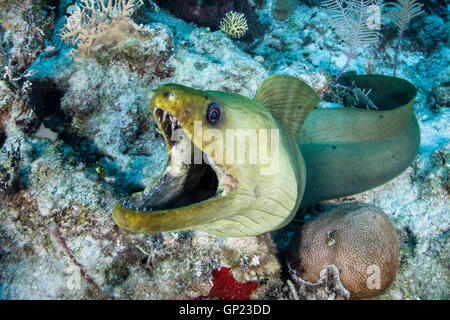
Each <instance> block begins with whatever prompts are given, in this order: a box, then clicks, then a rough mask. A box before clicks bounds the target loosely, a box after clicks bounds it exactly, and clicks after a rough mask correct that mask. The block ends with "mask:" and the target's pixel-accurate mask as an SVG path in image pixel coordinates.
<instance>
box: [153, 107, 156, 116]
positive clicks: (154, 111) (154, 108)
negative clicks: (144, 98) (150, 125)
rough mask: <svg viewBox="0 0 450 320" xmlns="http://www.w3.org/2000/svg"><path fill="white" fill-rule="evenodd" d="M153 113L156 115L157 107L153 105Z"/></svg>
mask: <svg viewBox="0 0 450 320" xmlns="http://www.w3.org/2000/svg"><path fill="white" fill-rule="evenodd" d="M153 115H156V107H153Z"/></svg>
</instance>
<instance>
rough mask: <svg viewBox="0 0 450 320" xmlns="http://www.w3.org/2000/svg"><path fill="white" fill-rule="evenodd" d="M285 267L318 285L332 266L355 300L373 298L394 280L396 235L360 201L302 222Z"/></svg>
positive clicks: (383, 218)
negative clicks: (321, 275)
mask: <svg viewBox="0 0 450 320" xmlns="http://www.w3.org/2000/svg"><path fill="white" fill-rule="evenodd" d="M288 259H289V264H290V266H291V267H292V269H294V270H296V271H297V272H296V273H297V276H298V277H299V278H301V279H303V280H304V281H307V282H311V283H316V282H317V281H319V279H320V272H321V270H323V269H325V268H326V267H327V266H329V265H335V266H336V267H337V269H338V271H339V278H340V281H341V282H342V284H343V286H344V287H345V288H346V289H347V290H348V291H350V293H351V295H352V296H353V297H358V298H368V297H375V296H377V295H380V294H381V293H382V292H384V291H385V290H386V289H387V288H388V287H389V286H390V285H391V284H392V282H393V281H394V278H395V275H396V273H397V269H398V266H399V244H398V239H397V235H396V234H395V231H394V229H393V227H392V225H391V223H390V221H389V218H388V217H387V216H386V214H385V213H384V212H383V211H381V210H380V209H378V208H376V207H373V206H370V205H364V204H359V203H349V204H344V205H340V206H338V207H336V208H334V209H332V210H330V211H329V212H324V213H323V214H322V215H321V216H319V217H318V218H316V219H313V220H311V221H308V222H307V223H305V224H304V225H303V226H302V227H301V228H300V229H299V231H298V232H297V234H296V235H295V236H294V238H293V239H292V243H291V246H290V248H289V257H288Z"/></svg>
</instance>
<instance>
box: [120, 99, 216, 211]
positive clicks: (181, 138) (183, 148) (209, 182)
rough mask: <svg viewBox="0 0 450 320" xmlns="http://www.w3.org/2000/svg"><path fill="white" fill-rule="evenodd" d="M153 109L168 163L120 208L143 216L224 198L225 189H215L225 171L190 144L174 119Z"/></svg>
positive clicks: (164, 112) (157, 109)
mask: <svg viewBox="0 0 450 320" xmlns="http://www.w3.org/2000/svg"><path fill="white" fill-rule="evenodd" d="M152 108H153V117H154V119H155V121H156V123H157V124H158V127H159V129H160V132H161V133H162V135H163V137H164V140H165V142H166V149H167V151H168V155H169V157H168V163H167V166H166V169H165V170H164V173H163V174H162V175H161V176H159V177H158V178H157V179H156V181H154V183H153V184H152V185H151V186H150V187H148V188H146V190H145V191H144V192H141V193H138V194H135V195H134V196H132V197H129V198H126V199H124V200H123V201H122V206H123V207H125V208H129V209H133V210H138V211H143V212H154V211H164V210H171V209H177V208H182V207H186V206H189V205H191V204H195V203H198V202H202V201H205V200H208V199H211V198H214V197H217V196H220V195H221V194H223V193H224V189H221V190H219V189H218V186H219V180H218V174H220V173H223V171H224V169H223V168H222V167H220V166H219V165H218V164H216V163H215V162H214V160H212V159H208V158H207V156H206V155H205V154H204V153H203V152H202V151H201V150H200V149H199V148H197V147H196V146H195V145H194V144H193V143H192V141H191V139H190V138H189V136H188V135H187V134H186V132H185V131H184V129H183V128H182V126H181V125H180V122H179V121H178V120H177V118H176V117H175V116H174V115H172V114H171V113H170V112H168V111H165V110H163V109H160V108H158V107H156V106H155V107H152ZM195 154H197V155H201V159H202V161H201V163H195V160H196V159H194V158H195ZM203 159H208V160H209V161H208V162H205V161H204V160H203Z"/></svg>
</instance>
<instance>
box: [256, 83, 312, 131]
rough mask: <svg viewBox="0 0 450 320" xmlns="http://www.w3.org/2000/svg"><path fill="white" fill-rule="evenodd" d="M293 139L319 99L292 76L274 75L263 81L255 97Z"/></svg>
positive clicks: (310, 89)
mask: <svg viewBox="0 0 450 320" xmlns="http://www.w3.org/2000/svg"><path fill="white" fill-rule="evenodd" d="M254 99H255V101H258V102H260V103H261V104H263V105H264V106H265V107H266V108H267V109H268V110H269V111H270V113H271V114H272V116H273V117H274V118H275V119H277V120H278V122H280V123H281V124H282V125H283V126H284V127H285V128H286V129H287V130H288V131H289V133H290V134H291V135H292V136H293V137H294V138H297V137H298V135H299V133H300V130H301V128H302V126H303V123H304V122H305V119H306V117H307V116H308V115H309V114H310V112H311V111H312V110H313V109H314V108H315V107H317V105H318V104H319V102H320V98H319V96H318V95H317V93H316V92H315V91H314V90H313V89H312V88H311V87H310V86H309V85H308V84H306V83H305V82H303V81H302V80H299V79H297V78H295V77H292V76H287V75H274V76H272V77H270V78H267V79H266V80H264V82H263V83H262V84H261V86H260V87H259V89H258V92H257V93H256V96H255V98H254Z"/></svg>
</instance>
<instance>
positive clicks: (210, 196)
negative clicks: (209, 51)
mask: <svg viewBox="0 0 450 320" xmlns="http://www.w3.org/2000/svg"><path fill="white" fill-rule="evenodd" d="M149 108H150V110H151V112H152V114H153V118H154V120H155V122H156V123H157V125H158V128H159V130H160V132H161V133H162V135H163V136H164V139H165V143H166V152H167V155H168V162H167V166H166V168H165V170H164V172H163V173H162V174H161V175H160V176H159V177H158V178H156V179H155V180H154V181H153V183H152V184H151V185H150V186H148V187H147V188H146V189H145V190H144V191H143V192H139V193H135V194H133V195H132V196H130V197H126V198H124V199H121V200H120V201H118V202H117V203H116V204H115V206H114V209H113V218H114V220H115V222H116V223H117V224H118V225H119V226H120V227H122V228H124V229H127V230H132V231H140V232H161V231H179V230H186V229H199V230H203V231H206V232H209V233H213V234H216V235H221V236H248V235H255V234H260V233H263V232H267V231H271V230H274V229H277V228H280V227H282V226H283V225H285V224H286V223H287V222H289V220H290V219H289V218H290V216H291V215H292V214H293V212H294V213H295V210H296V208H298V206H299V200H298V194H302V193H303V190H304V185H305V182H304V176H305V172H304V171H305V168H304V163H303V162H302V161H303V160H302V156H301V154H300V152H299V149H298V147H297V146H296V143H295V140H294V139H293V138H292V137H291V135H290V134H289V133H288V132H287V130H285V129H284V128H283V127H282V126H280V125H279V123H278V122H277V121H276V120H275V119H274V118H273V117H272V115H271V113H270V112H269V111H268V110H267V109H266V108H265V107H264V106H263V105H262V104H261V103H259V102H257V101H255V100H252V99H249V98H246V97H243V96H240V95H237V94H233V93H228V92H219V91H199V90H195V89H193V88H188V87H184V86H181V85H177V84H166V85H162V86H160V87H159V88H158V89H157V90H156V91H155V92H154V93H153V96H152V99H151V101H150V104H149ZM261 129H263V130H261ZM264 138H266V140H265V141H267V143H265V144H264V150H263V144H261V141H262V140H260V139H264ZM239 139H241V140H239ZM233 142H235V144H233ZM230 143H231V144H230ZM230 151H231V153H230ZM263 151H264V154H263V156H261V152H263ZM252 156H253V157H252ZM264 170H265V171H266V172H264ZM271 170H272V171H273V172H271ZM286 186H289V187H288V188H286Z"/></svg>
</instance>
